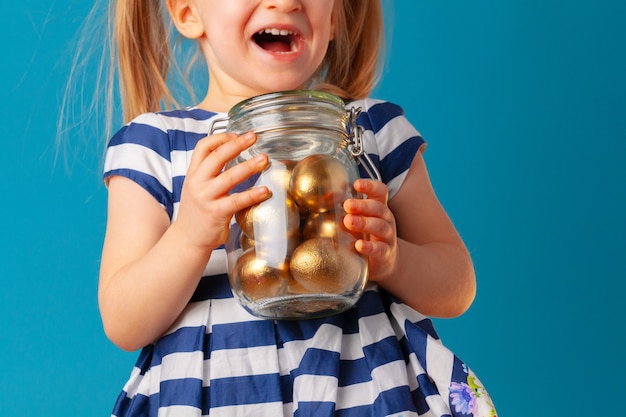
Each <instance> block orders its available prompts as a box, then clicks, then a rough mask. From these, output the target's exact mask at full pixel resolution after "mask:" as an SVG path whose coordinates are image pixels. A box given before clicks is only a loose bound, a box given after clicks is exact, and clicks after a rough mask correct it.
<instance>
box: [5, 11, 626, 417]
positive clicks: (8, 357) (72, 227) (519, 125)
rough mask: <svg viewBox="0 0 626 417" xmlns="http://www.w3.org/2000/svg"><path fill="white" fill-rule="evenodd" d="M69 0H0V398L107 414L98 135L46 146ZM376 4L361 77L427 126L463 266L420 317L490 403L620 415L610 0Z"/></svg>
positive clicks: (621, 274)
mask: <svg viewBox="0 0 626 417" xmlns="http://www.w3.org/2000/svg"><path fill="white" fill-rule="evenodd" d="M87 3H88V2H83V1H79V0H57V1H42V0H23V1H20V2H3V3H2V5H1V6H0V10H1V13H0V19H1V24H0V31H1V32H0V36H1V38H2V39H3V41H2V56H3V58H2V61H3V64H2V65H1V66H0V83H1V84H0V85H1V88H0V94H2V97H1V99H0V105H1V106H2V108H1V111H0V117H1V118H2V126H3V131H4V134H3V140H2V152H0V167H1V168H0V169H2V178H3V179H4V184H5V186H4V189H3V190H4V191H3V195H4V197H3V199H2V204H1V205H0V214H1V218H2V220H3V222H4V224H3V232H2V234H1V237H0V243H1V247H0V279H1V283H2V289H1V290H0V337H1V339H0V415H2V416H20V417H29V416H40V415H45V416H106V415H109V413H110V411H111V407H112V404H113V402H114V400H115V398H116V396H117V394H118V392H119V390H120V388H121V387H122V385H123V383H124V381H125V380H126V377H127V376H128V374H129V372H130V370H131V367H132V364H133V362H134V359H135V357H136V353H127V352H122V351H120V350H119V349H118V348H116V347H115V346H113V345H112V344H111V343H110V342H109V341H108V340H107V339H106V338H105V336H104V334H103V332H102V328H101V324H100V319H99V316H98V310H97V304H96V288H97V274H98V262H99V255H100V248H101V242H102V237H103V231H104V224H105V216H106V213H105V204H106V191H105V189H104V187H103V185H102V184H101V181H100V165H99V163H100V155H99V152H100V148H99V147H98V146H97V145H96V144H95V143H96V138H93V141H94V144H93V146H90V145H85V144H84V143H80V141H78V140H77V142H76V143H73V144H71V146H70V148H69V149H70V150H71V152H70V155H69V159H68V163H67V165H66V164H65V163H64V162H63V160H62V159H58V160H57V159H56V158H55V152H56V146H57V145H56V144H55V135H56V131H55V129H56V122H57V119H58V116H59V105H60V100H61V97H62V93H63V90H64V88H65V82H66V78H67V71H68V68H69V63H70V61H71V59H72V55H73V52H72V48H73V46H72V43H71V40H72V37H73V35H74V33H75V31H76V29H77V27H78V26H79V24H80V22H81V21H82V19H83V18H84V17H85V16H86V14H87V12H88V8H89V7H90V5H89V4H87ZM386 5H387V20H388V21H389V22H394V25H393V26H389V27H388V29H387V32H388V33H387V34H388V37H389V47H388V51H387V52H388V58H387V59H386V67H385V71H384V81H383V82H382V83H381V85H380V87H379V88H378V89H377V92H376V95H377V96H379V97H383V98H386V99H389V100H391V101H395V102H397V103H399V104H401V105H403V106H404V108H405V109H406V112H407V115H408V116H409V118H410V119H411V120H412V122H413V123H414V124H415V125H416V126H417V127H418V129H419V130H420V131H421V133H422V134H423V135H424V136H425V138H426V139H427V140H428V142H429V147H428V151H427V153H426V157H427V163H428V165H429V168H430V172H431V178H432V181H433V183H434V186H435V189H436V191H437V192H438V195H439V197H440V199H441V201H442V202H443V204H444V206H445V207H446V208H447V210H448V212H449V214H450V216H451V217H452V219H453V220H454V222H455V223H456V225H457V227H458V229H459V231H460V232H461V234H462V235H463V237H464V239H465V241H466V243H467V245H468V247H469V249H470V250H471V252H472V254H473V257H474V262H475V266H476V271H477V276H478V284H479V285H478V296H477V298H476V301H475V303H474V304H473V306H472V307H471V308H470V310H469V311H468V312H467V313H466V314H465V315H464V316H462V317H460V318H457V319H452V320H437V323H436V324H437V326H438V329H439V332H440V334H441V336H442V338H443V340H444V342H445V343H446V344H447V345H448V346H450V347H451V348H452V349H453V350H454V351H455V352H456V353H457V354H458V355H459V356H460V357H461V358H463V359H465V360H466V361H467V362H469V364H470V365H471V366H472V368H473V369H474V370H475V371H476V373H477V374H478V375H479V377H480V378H481V380H482V382H483V383H484V384H485V385H486V386H487V387H488V389H489V390H490V393H491V395H492V397H493V399H494V401H495V403H496V405H497V407H498V411H499V413H500V415H501V416H507V417H517V416H520V417H521V416H528V415H533V416H589V415H625V414H624V413H625V412H624V410H623V404H624V402H623V394H624V391H623V386H624V385H623V384H624V376H625V374H626V363H625V359H624V357H623V356H622V353H623V352H624V342H625V341H626V340H625V331H624V327H625V326H624V324H623V317H624V314H625V313H626V308H625V303H624V286H623V282H624V280H625V279H626V238H625V236H626V220H625V216H624V213H625V212H626V202H625V196H626V187H625V185H624V184H625V180H626V168H625V167H624V162H623V160H624V158H625V156H626V25H625V24H624V19H625V18H626V2H624V1H610V0H593V1H592V0H569V1H561V0H548V1H546V0H541V1H539V0H507V1H502V0H498V1H496V0H476V1H472V2H468V1H462V0H449V1H426V0H396V1H395V2H393V3H392V2H391V1H387V2H386ZM389 6H392V7H389ZM391 9H393V10H391ZM88 93H89V92H86V93H85V94H86V97H87V94H88ZM87 98H88V97H87ZM83 128H84V131H85V132H87V133H89V132H90V131H91V130H94V131H95V126H90V125H86V126H83ZM70 137H72V138H78V137H79V136H78V135H71V136H70Z"/></svg>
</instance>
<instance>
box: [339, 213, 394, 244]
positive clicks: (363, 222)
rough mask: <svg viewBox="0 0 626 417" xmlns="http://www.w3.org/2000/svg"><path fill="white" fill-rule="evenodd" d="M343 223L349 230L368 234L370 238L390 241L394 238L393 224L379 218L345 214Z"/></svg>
mask: <svg viewBox="0 0 626 417" xmlns="http://www.w3.org/2000/svg"><path fill="white" fill-rule="evenodd" d="M343 224H344V226H345V227H346V229H348V230H349V231H350V232H353V233H360V234H363V235H366V236H369V237H370V239H371V240H381V241H385V242H389V243H391V242H392V241H393V239H394V234H395V230H394V227H393V225H392V224H390V223H389V222H387V221H385V220H383V219H381V218H377V217H366V216H357V215H353V214H347V215H346V216H345V217H344V219H343Z"/></svg>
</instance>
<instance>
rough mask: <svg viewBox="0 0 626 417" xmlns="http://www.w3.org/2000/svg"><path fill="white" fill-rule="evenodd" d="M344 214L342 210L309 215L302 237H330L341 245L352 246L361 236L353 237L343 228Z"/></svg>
mask: <svg viewBox="0 0 626 417" xmlns="http://www.w3.org/2000/svg"><path fill="white" fill-rule="evenodd" d="M345 214H346V213H345V211H343V209H338V210H334V211H329V212H326V213H311V214H309V216H308V217H307V218H306V221H305V222H304V226H303V227H302V237H303V238H304V239H312V238H314V237H330V238H333V239H337V241H338V242H341V243H342V244H348V245H352V244H353V243H354V242H355V241H356V240H357V239H358V238H360V237H361V236H360V235H359V236H355V235H353V234H352V233H351V232H349V231H348V230H347V229H346V228H345V226H344V225H343V216H345Z"/></svg>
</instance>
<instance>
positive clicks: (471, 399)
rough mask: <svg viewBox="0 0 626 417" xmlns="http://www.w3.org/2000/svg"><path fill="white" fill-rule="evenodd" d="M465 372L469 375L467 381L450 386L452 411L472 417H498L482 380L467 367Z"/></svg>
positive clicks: (453, 383)
mask: <svg viewBox="0 0 626 417" xmlns="http://www.w3.org/2000/svg"><path fill="white" fill-rule="evenodd" d="M463 370H464V371H465V373H466V375H467V380H466V381H465V382H452V383H451V384H450V406H451V408H453V410H452V411H453V412H455V413H457V414H460V415H465V416H472V417H497V413H496V409H495V407H494V405H493V401H492V400H491V397H490V396H489V394H488V393H487V391H486V390H485V388H484V387H483V385H482V383H481V382H480V380H479V379H478V378H477V377H476V375H474V373H473V372H472V371H471V370H469V369H468V368H467V367H466V366H465V365H464V366H463ZM455 415H456V414H455Z"/></svg>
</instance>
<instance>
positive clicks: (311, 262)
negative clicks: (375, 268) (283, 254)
mask: <svg viewBox="0 0 626 417" xmlns="http://www.w3.org/2000/svg"><path fill="white" fill-rule="evenodd" d="M289 267H290V269H291V275H292V276H293V278H294V279H295V280H296V281H297V282H298V283H300V284H301V285H302V286H303V287H304V288H306V289H307V290H309V291H311V292H315V293H333V294H340V293H343V292H344V291H348V290H351V289H352V288H354V286H355V285H356V284H357V282H359V281H360V278H361V276H362V274H364V273H365V271H366V262H365V260H364V259H363V258H362V257H361V256H359V255H357V254H356V253H355V252H353V251H352V250H350V249H348V248H346V247H344V246H341V245H337V244H335V241H334V240H333V239H332V238H328V237H316V238H313V239H308V240H305V241H304V242H303V243H301V244H300V245H299V246H298V247H297V248H296V250H295V251H294V252H293V255H292V256H291V260H290V263H289Z"/></svg>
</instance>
